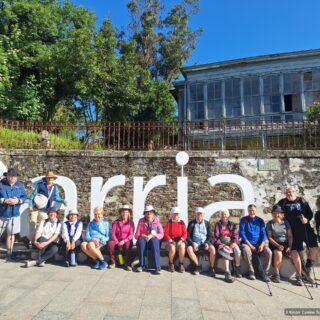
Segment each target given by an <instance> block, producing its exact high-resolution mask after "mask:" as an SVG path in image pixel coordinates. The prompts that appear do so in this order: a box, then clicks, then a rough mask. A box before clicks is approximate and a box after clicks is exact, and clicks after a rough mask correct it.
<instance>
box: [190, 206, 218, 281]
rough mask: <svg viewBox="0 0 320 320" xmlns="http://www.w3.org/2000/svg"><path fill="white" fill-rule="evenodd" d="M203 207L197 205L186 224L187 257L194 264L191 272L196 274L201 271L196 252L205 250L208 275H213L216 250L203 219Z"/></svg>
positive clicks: (207, 224) (205, 221)
mask: <svg viewBox="0 0 320 320" xmlns="http://www.w3.org/2000/svg"><path fill="white" fill-rule="evenodd" d="M203 214H204V209H203V208H201V207H198V208H196V209H195V219H194V220H191V221H190V222H189V224H188V229H187V231H188V238H187V242H188V247H187V252H188V255H189V258H190V260H191V262H192V264H193V266H194V270H193V272H192V273H193V274H194V275H198V274H200V272H201V266H200V265H199V260H198V258H197V256H196V252H198V251H199V250H205V251H207V252H208V253H209V261H210V268H209V276H210V277H215V276H216V273H215V270H214V261H215V255H216V251H215V248H214V246H213V244H212V242H213V233H212V230H211V227H210V224H209V221H207V220H204V219H203Z"/></svg>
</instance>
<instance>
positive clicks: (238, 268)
mask: <svg viewBox="0 0 320 320" xmlns="http://www.w3.org/2000/svg"><path fill="white" fill-rule="evenodd" d="M235 276H236V277H237V278H242V274H241V268H240V266H236V268H235Z"/></svg>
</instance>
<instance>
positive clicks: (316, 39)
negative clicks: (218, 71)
mask: <svg viewBox="0 0 320 320" xmlns="http://www.w3.org/2000/svg"><path fill="white" fill-rule="evenodd" d="M71 1H72V2H74V3H76V4H79V5H83V6H85V7H87V8H89V9H91V10H93V11H94V12H95V14H96V15H97V17H98V24H101V22H102V21H103V19H104V18H106V17H109V18H111V19H112V21H113V24H114V25H115V26H116V27H117V28H118V29H120V30H124V31H126V26H127V23H128V21H129V14H128V11H127V7H126V4H127V2H128V1H127V0H71ZM175 2H176V1H174V0H163V3H164V4H165V5H167V6H170V4H172V3H175ZM319 12H320V0H200V12H199V14H198V16H196V17H194V18H193V19H192V21H191V26H192V27H193V28H198V27H202V28H203V29H204V32H203V33H202V35H201V36H200V38H199V40H198V43H197V47H196V49H195V51H194V52H193V54H192V56H191V57H190V59H189V60H188V61H187V62H186V65H188V66H190V65H194V64H203V63H210V62H216V61H223V60H229V59H237V58H244V57H251V56H256V55H263V54H272V53H281V52H289V51H297V50H308V49H316V48H320V18H319Z"/></svg>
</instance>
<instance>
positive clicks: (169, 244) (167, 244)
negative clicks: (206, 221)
mask: <svg viewBox="0 0 320 320" xmlns="http://www.w3.org/2000/svg"><path fill="white" fill-rule="evenodd" d="M182 243H184V244H186V242H185V241H182ZM172 245H174V246H175V248H176V250H177V249H178V244H177V242H169V241H167V243H166V249H167V251H169V249H170V247H171V246H172Z"/></svg>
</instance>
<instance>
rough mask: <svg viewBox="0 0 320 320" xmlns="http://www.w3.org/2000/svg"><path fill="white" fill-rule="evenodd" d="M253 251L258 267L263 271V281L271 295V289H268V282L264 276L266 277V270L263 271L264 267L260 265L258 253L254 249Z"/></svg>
mask: <svg viewBox="0 0 320 320" xmlns="http://www.w3.org/2000/svg"><path fill="white" fill-rule="evenodd" d="M253 253H255V255H256V258H257V259H258V263H259V268H260V270H262V272H263V275H264V277H263V281H264V282H265V283H266V284H267V287H268V290H269V295H270V296H272V292H271V289H270V286H269V282H268V281H267V279H266V278H267V274H266V272H265V271H264V269H263V267H262V263H261V261H260V257H259V254H258V252H256V251H254V252H253Z"/></svg>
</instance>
